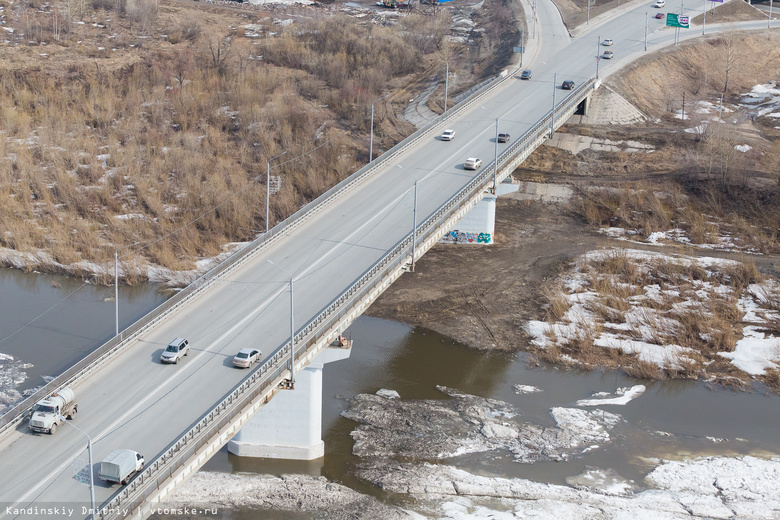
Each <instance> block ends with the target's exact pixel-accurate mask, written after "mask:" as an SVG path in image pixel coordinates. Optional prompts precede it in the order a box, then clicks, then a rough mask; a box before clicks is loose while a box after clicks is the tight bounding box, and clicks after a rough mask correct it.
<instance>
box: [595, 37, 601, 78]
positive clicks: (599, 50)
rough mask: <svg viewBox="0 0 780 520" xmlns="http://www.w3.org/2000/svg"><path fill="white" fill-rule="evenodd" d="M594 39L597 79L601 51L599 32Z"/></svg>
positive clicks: (597, 76)
mask: <svg viewBox="0 0 780 520" xmlns="http://www.w3.org/2000/svg"><path fill="white" fill-rule="evenodd" d="M597 38H598V39H597V40H596V79H599V60H600V58H599V52H601V35H600V34H599V35H598V37H597Z"/></svg>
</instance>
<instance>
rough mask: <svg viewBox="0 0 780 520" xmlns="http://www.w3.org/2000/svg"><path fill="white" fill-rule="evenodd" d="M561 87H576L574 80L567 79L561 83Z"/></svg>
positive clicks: (568, 88) (564, 88)
mask: <svg viewBox="0 0 780 520" xmlns="http://www.w3.org/2000/svg"><path fill="white" fill-rule="evenodd" d="M561 88H562V89H563V90H571V89H573V88H574V82H573V81H570V80H568V79H567V80H566V81H564V82H563V83H562V84H561Z"/></svg>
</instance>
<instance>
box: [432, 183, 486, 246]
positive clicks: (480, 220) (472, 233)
mask: <svg viewBox="0 0 780 520" xmlns="http://www.w3.org/2000/svg"><path fill="white" fill-rule="evenodd" d="M499 186H500V184H499ZM495 232H496V196H495V195H493V194H487V195H485V198H483V199H482V200H481V201H479V202H478V203H477V205H476V206H474V207H473V208H472V209H471V211H469V212H468V213H466V215H465V216H464V217H463V218H462V219H460V220H459V221H458V223H457V224H455V226H453V228H452V230H451V231H449V232H448V233H447V234H445V235H444V236H443V237H442V238H441V240H440V242H444V243H447V244H480V245H488V244H492V243H493V237H494V236H495Z"/></svg>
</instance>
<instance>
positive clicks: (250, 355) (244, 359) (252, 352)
mask: <svg viewBox="0 0 780 520" xmlns="http://www.w3.org/2000/svg"><path fill="white" fill-rule="evenodd" d="M260 356H261V354H260V351H259V350H257V349H256V348H242V349H241V350H239V351H238V354H236V357H234V358H233V366H236V367H238V368H249V367H251V366H252V363H254V362H255V361H257V360H258V359H260Z"/></svg>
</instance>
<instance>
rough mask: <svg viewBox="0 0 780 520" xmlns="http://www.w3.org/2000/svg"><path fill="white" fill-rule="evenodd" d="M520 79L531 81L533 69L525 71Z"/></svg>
mask: <svg viewBox="0 0 780 520" xmlns="http://www.w3.org/2000/svg"><path fill="white" fill-rule="evenodd" d="M520 79H531V69H525V70H524V71H523V72H521V73H520Z"/></svg>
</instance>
